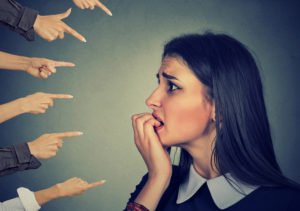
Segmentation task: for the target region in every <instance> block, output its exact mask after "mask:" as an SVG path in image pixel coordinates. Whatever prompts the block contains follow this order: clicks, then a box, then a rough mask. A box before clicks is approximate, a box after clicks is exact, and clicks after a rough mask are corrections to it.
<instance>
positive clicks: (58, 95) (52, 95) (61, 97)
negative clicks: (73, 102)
mask: <svg viewBox="0 0 300 211" xmlns="http://www.w3.org/2000/svg"><path fill="white" fill-rule="evenodd" d="M49 97H50V98H52V99H72V98H73V95H69V94H49Z"/></svg>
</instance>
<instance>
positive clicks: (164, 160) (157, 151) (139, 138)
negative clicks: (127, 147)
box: [131, 113, 172, 185]
mask: <svg viewBox="0 0 300 211" xmlns="http://www.w3.org/2000/svg"><path fill="white" fill-rule="evenodd" d="M131 119H132V127H133V130H134V142H135V145H136V146H137V148H138V150H139V152H140V154H141V155H142V157H143V159H144V161H145V163H146V166H147V168H148V172H149V178H150V179H151V178H153V179H156V178H159V180H164V179H165V183H166V185H167V184H168V182H169V181H170V178H171V175H172V164H171V159H170V156H169V154H168V152H167V151H166V149H165V148H164V147H163V146H162V144H161V142H160V140H159V137H158V136H157V134H156V132H155V130H154V127H155V126H156V127H158V126H160V124H161V123H160V122H159V121H157V120H156V119H155V118H154V117H153V116H152V115H151V114H149V113H143V114H136V115H133V116H132V118H131Z"/></svg>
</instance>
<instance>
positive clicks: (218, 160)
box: [126, 33, 300, 211]
mask: <svg viewBox="0 0 300 211" xmlns="http://www.w3.org/2000/svg"><path fill="white" fill-rule="evenodd" d="M157 78H158V86H157V88H156V89H155V90H154V92H153V93H152V95H151V96H150V97H149V98H148V99H147V101H146V104H147V105H148V107H149V108H151V109H152V110H153V113H152V114H150V113H143V114H137V115H133V116H132V123H133V129H134V139H135V144H136V146H137V148H138V150H139V152H140V153H141V155H142V157H143V159H144V161H145V163H146V166H147V168H148V174H147V175H146V176H144V177H143V179H142V181H141V183H140V184H139V185H138V186H137V187H136V190H135V191H134V192H133V193H132V194H131V198H130V199H129V202H128V204H127V208H126V209H127V210H172V211H176V210H178V211H179V210H185V211H186V210H203V211H206V210H228V211H236V210H243V211H247V210H251V211H253V210H256V211H257V210H264V211H265V210H272V211H277V210H299V207H300V192H299V185H298V184H296V183H294V182H293V181H291V180H289V179H288V178H286V177H285V176H284V175H283V174H282V172H281V170H280V168H279V165H278V163H277V161H276V158H275V154H274V150H273V145H272V139H271V134H270V128H269V122H268V118H267V113H266V108H265V103H264V99H263V90H262V83H261V79H260V76H259V71H258V68H257V65H256V63H255V61H254V59H253V57H252V55H251V54H250V53H249V51H248V50H247V48H246V47H245V46H244V45H243V44H241V43H240V42H238V41H237V40H235V39H233V38H232V37H230V36H227V35H224V34H212V33H206V34H203V35H199V34H192V35H185V36H181V37H178V38H175V39H173V40H171V41H170V42H169V43H167V44H166V45H165V48H164V53H163V56H162V63H161V67H160V69H159V71H158V74H157ZM171 146H177V147H180V149H181V154H180V162H179V166H178V167H172V164H171V161H170V157H169V154H168V149H169V147H171Z"/></svg>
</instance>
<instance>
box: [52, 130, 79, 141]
mask: <svg viewBox="0 0 300 211" xmlns="http://www.w3.org/2000/svg"><path fill="white" fill-rule="evenodd" d="M53 135H54V136H56V137H57V138H60V139H63V138H70V137H75V136H81V135H83V133H82V132H80V131H68V132H63V133H54V134H53Z"/></svg>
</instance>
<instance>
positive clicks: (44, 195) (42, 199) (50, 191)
mask: <svg viewBox="0 0 300 211" xmlns="http://www.w3.org/2000/svg"><path fill="white" fill-rule="evenodd" d="M34 196H35V198H36V201H37V203H38V204H39V205H40V206H42V205H43V204H46V203H47V202H49V201H52V200H55V199H58V198H60V195H59V192H58V190H57V189H56V187H55V185H54V186H52V187H50V188H47V189H43V190H40V191H36V192H34Z"/></svg>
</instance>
